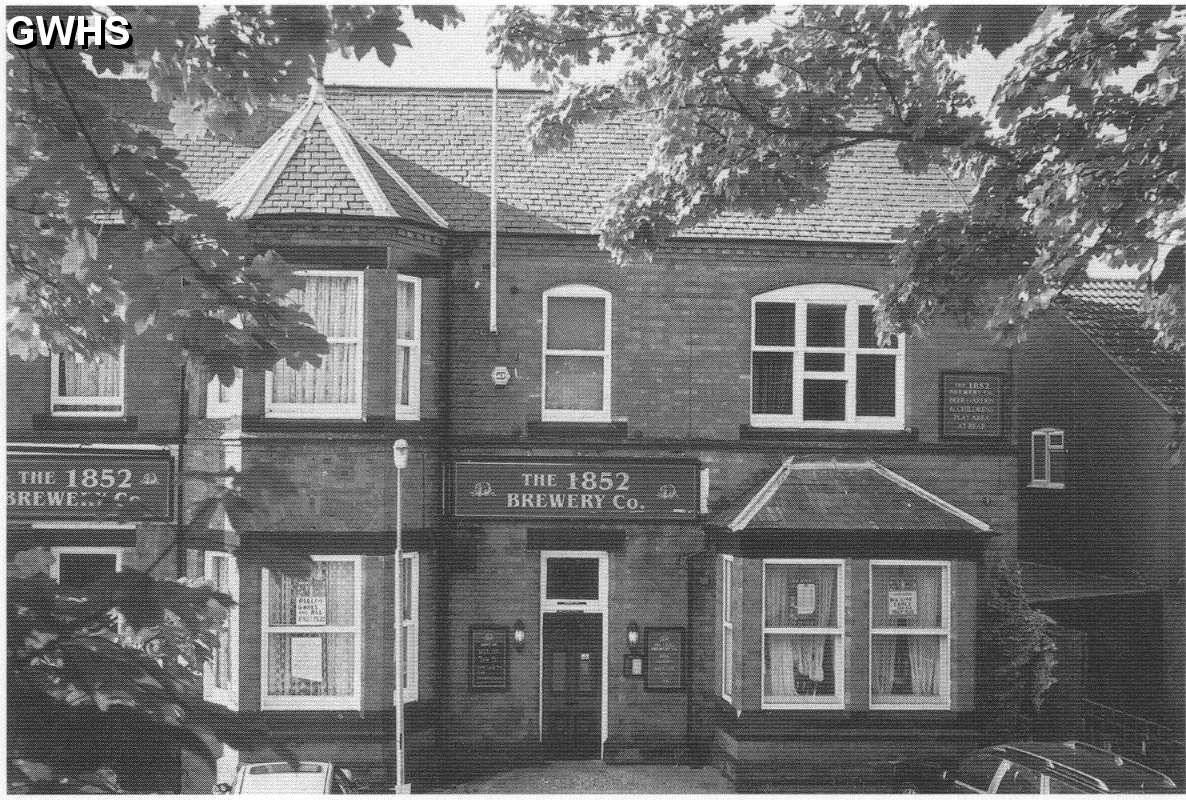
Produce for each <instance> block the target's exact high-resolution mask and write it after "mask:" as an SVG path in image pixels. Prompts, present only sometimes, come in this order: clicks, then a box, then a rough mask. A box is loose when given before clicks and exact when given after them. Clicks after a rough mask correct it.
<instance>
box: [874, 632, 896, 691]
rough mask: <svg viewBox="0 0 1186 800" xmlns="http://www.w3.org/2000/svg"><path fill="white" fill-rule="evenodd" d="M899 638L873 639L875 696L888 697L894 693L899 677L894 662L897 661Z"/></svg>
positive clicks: (883, 637)
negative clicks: (895, 682)
mask: <svg viewBox="0 0 1186 800" xmlns="http://www.w3.org/2000/svg"><path fill="white" fill-rule="evenodd" d="M897 645H898V637H896V636H874V637H873V676H872V679H873V694H874V696H877V695H887V694H893V693H894V681H895V680H896V679H897V675H896V674H895V670H894V662H895V661H896V660H897V650H898V647H897Z"/></svg>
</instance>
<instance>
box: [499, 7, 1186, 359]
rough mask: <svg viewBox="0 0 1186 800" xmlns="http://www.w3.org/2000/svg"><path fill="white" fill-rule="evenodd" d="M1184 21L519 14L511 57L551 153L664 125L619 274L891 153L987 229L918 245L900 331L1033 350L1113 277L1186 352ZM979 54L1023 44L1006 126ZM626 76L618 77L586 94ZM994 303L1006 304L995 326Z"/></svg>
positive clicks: (905, 243)
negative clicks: (983, 90) (869, 155)
mask: <svg viewBox="0 0 1186 800" xmlns="http://www.w3.org/2000/svg"><path fill="white" fill-rule="evenodd" d="M1039 12H1040V13H1039ZM1184 20H1186V10H1183V8H1181V7H1165V6H1158V7H1154V6H1137V7H1115V6H1077V7H1072V8H1069V9H1067V10H1066V11H1065V12H1064V11H1059V10H1057V9H1054V8H1049V9H1046V10H1043V9H1041V8H1038V7H1029V8H1027V7H1020V6H1018V7H1010V8H1009V10H1008V11H1003V10H1002V9H1001V8H999V7H978V8H974V7H967V6H962V7H958V8H956V7H942V6H938V7H907V6H885V7H878V6H835V7H830V6H803V7H789V6H782V7H778V6H776V7H770V6H697V7H692V8H684V7H671V6H648V7H625V6H592V7H588V6H586V7H556V8H554V9H550V10H537V9H532V8H525V7H514V8H510V9H506V10H504V11H502V12H501V14H500V16H499V17H498V18H497V19H496V20H495V21H494V24H493V26H492V29H491V45H490V46H491V49H492V50H493V51H495V52H497V53H498V54H499V56H500V57H501V58H502V59H503V60H504V61H505V62H507V63H509V64H510V65H512V66H514V67H525V66H530V67H532V68H534V70H535V71H536V75H537V78H538V79H540V80H546V81H548V82H549V88H550V93H549V95H548V96H547V97H546V98H545V99H544V100H543V101H542V102H540V103H539V104H538V105H537V106H536V107H535V109H534V110H533V112H532V113H531V115H530V118H529V120H528V128H529V135H530V140H531V143H532V145H533V146H534V147H535V148H536V149H537V150H546V149H550V148H556V147H563V146H565V145H566V144H568V143H569V142H571V141H572V139H573V137H574V135H575V133H576V130H577V129H578V128H579V127H580V126H582V125H593V124H598V123H600V122H602V121H604V120H608V119H615V118H622V117H639V116H641V117H643V118H644V119H645V120H646V122H647V123H648V124H649V125H650V130H651V144H652V145H653V150H652V154H651V157H650V160H649V161H648V162H647V164H646V166H645V167H644V168H643V170H642V171H641V172H640V173H638V174H637V175H634V176H632V177H631V178H630V179H629V180H628V181H627V182H626V183H625V184H624V185H623V186H621V187H620V188H619V189H618V190H617V192H616V193H615V194H614V196H613V197H612V198H611V200H610V201H609V203H608V205H607V207H606V208H605V210H604V213H603V215H602V217H601V219H600V222H599V229H600V234H601V244H602V246H603V247H604V248H605V249H607V250H608V251H609V252H610V253H611V254H612V255H613V256H614V257H615V258H616V259H618V260H623V259H627V258H629V257H632V256H634V255H639V254H641V255H646V254H648V253H649V252H650V251H653V250H654V248H655V247H657V246H658V245H659V244H660V243H661V242H662V241H663V240H665V239H666V238H667V237H669V236H671V235H672V234H674V233H676V232H678V231H680V230H683V229H685V228H688V227H690V226H692V225H695V224H696V223H697V222H700V221H702V220H704V219H706V218H709V217H711V216H712V215H713V214H715V213H717V212H719V211H721V210H723V209H726V208H739V209H743V210H746V211H750V212H754V213H757V214H771V213H775V212H783V211H789V212H794V211H796V210H799V209H802V208H804V207H806V206H809V205H812V204H815V203H819V202H820V201H821V200H822V199H823V198H824V197H825V196H826V192H827V175H828V169H829V167H830V165H831V164H832V162H833V160H834V159H835V158H836V157H837V155H838V154H840V153H842V152H844V151H846V150H850V149H852V148H856V147H861V146H863V145H865V144H866V143H868V142H883V143H889V144H891V145H892V146H893V147H894V149H895V152H896V154H897V158H898V161H899V163H900V164H901V166H902V167H903V168H904V169H906V170H913V171H921V170H927V169H941V170H945V171H947V172H948V173H949V174H950V175H951V176H952V177H953V179H958V180H964V181H967V183H968V186H969V190H970V191H969V198H968V207H967V209H966V210H964V211H961V212H959V213H950V214H943V215H937V214H929V215H924V216H922V217H921V218H920V220H919V222H918V224H917V225H916V226H915V227H914V228H913V229H912V230H910V231H906V232H903V237H902V241H901V243H900V244H899V245H898V246H897V247H896V248H895V250H894V253H893V262H894V265H895V268H896V272H895V276H894V278H893V280H892V281H890V282H889V283H888V284H887V285H886V286H885V287H883V289H884V291H883V293H882V301H881V311H882V313H881V314H880V315H879V320H880V327H881V329H882V332H883V333H887V332H889V331H890V330H896V331H901V330H911V329H914V330H922V329H923V328H924V327H925V325H926V323H927V322H928V321H929V320H930V319H931V318H932V317H933V316H934V315H936V314H939V313H948V312H959V313H962V314H971V315H977V316H983V317H986V318H987V322H988V324H989V326H990V327H992V328H994V329H996V330H997V331H998V332H999V333H1000V334H1001V335H1009V336H1011V337H1019V336H1021V335H1023V334H1022V329H1021V325H1022V323H1023V322H1024V321H1025V320H1026V319H1027V318H1028V317H1029V316H1030V315H1031V314H1032V313H1034V312H1036V311H1038V310H1040V309H1043V308H1045V307H1046V306H1048V305H1049V303H1050V301H1051V300H1052V299H1053V298H1054V297H1055V296H1057V295H1058V294H1059V293H1060V292H1061V291H1063V290H1065V289H1066V288H1067V287H1071V286H1074V285H1075V284H1076V283H1078V282H1080V281H1082V280H1083V278H1084V276H1085V270H1086V268H1087V266H1088V264H1090V263H1093V262H1094V263H1101V264H1106V265H1110V266H1113V267H1121V266H1126V267H1132V268H1135V269H1136V270H1138V271H1139V273H1140V276H1141V278H1140V280H1141V285H1142V287H1143V288H1145V289H1146V291H1147V295H1148V296H1147V302H1146V312H1147V316H1148V322H1149V324H1150V325H1153V326H1155V327H1156V328H1157V330H1158V332H1159V341H1160V343H1161V344H1162V345H1164V346H1167V347H1182V346H1184V345H1186V334H1184V330H1186V315H1184V313H1183V308H1182V303H1181V302H1180V301H1174V300H1172V299H1168V300H1167V299H1166V298H1172V296H1173V295H1172V291H1173V289H1172V288H1171V289H1170V290H1166V291H1155V290H1153V289H1152V287H1151V285H1150V280H1149V278H1150V274H1151V271H1152V269H1153V268H1154V266H1155V264H1157V263H1158V262H1159V258H1160V257H1162V256H1163V255H1164V251H1165V250H1167V249H1169V247H1170V246H1173V245H1175V244H1181V243H1182V242H1183V241H1186V214H1184V212H1183V205H1182V201H1183V194H1184V180H1186V179H1184V170H1183V158H1184V147H1186V144H1184V138H1183V136H1182V135H1181V133H1182V130H1183V129H1184V128H1186V116H1184V114H1186V104H1184V103H1183V96H1182V84H1183V81H1184V80H1186V77H1184V70H1186V44H1184V42H1186V39H1184V37H1183V22H1184ZM1031 29H1032V30H1031ZM978 43H979V44H981V45H984V46H987V47H988V48H990V50H991V51H992V52H993V53H994V54H999V53H1000V52H1001V51H1002V50H1004V49H1005V48H1006V47H1008V46H1009V45H1011V44H1014V43H1020V44H1021V53H1020V56H1019V57H1018V58H1017V59H1016V63H1015V64H1014V67H1013V69H1012V70H1011V71H1010V72H1009V73H1008V74H1007V76H1006V77H1005V78H1004V79H1003V80H1002V82H1001V84H1000V85H999V86H998V87H997V91H996V96H995V99H994V104H993V107H992V111H991V113H990V115H989V116H988V117H987V118H986V117H984V116H982V115H981V114H980V113H978V112H977V111H976V110H975V109H974V107H973V103H972V99H971V97H970V96H969V94H968V92H967V89H966V86H965V79H964V76H963V75H962V74H961V73H960V71H959V59H961V58H963V57H966V56H967V55H968V54H969V53H970V52H971V51H972V48H973V47H974V46H975V45H976V44H978ZM615 58H616V59H618V61H617V62H615V64H618V63H620V66H621V70H620V71H618V72H617V73H615V76H614V78H613V79H606V80H601V81H587V82H584V81H578V80H574V79H573V78H572V75H573V74H574V70H577V69H578V68H579V67H582V66H586V65H589V64H596V63H601V64H604V63H608V62H611V60H613V59H615ZM1002 288H1004V289H1005V290H1006V291H1005V292H1004V294H1000V292H1001V289H1002ZM1176 290H1177V292H1178V293H1179V295H1180V293H1181V290H1182V287H1181V286H1180V285H1178V286H1177V287H1176ZM986 292H995V293H996V294H1000V297H999V299H998V300H997V301H996V302H995V303H990V304H988V305H985V306H982V305H980V304H979V302H978V300H979V298H981V297H983V296H984V295H985V294H986Z"/></svg>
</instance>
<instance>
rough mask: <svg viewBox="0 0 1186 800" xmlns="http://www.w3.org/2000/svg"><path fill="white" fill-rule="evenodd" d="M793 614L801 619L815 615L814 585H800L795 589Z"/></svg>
mask: <svg viewBox="0 0 1186 800" xmlns="http://www.w3.org/2000/svg"><path fill="white" fill-rule="evenodd" d="M795 612H796V613H797V614H798V615H799V616H801V617H804V616H807V615H808V614H814V613H815V584H814V583H800V584H799V585H798V586H797V587H796V588H795Z"/></svg>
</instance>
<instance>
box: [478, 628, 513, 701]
mask: <svg viewBox="0 0 1186 800" xmlns="http://www.w3.org/2000/svg"><path fill="white" fill-rule="evenodd" d="M469 688H470V691H474V692H505V691H506V690H507V629H506V628H498V627H478V626H475V627H472V628H470V629H469Z"/></svg>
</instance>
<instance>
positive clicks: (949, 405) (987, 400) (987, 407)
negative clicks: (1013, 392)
mask: <svg viewBox="0 0 1186 800" xmlns="http://www.w3.org/2000/svg"><path fill="white" fill-rule="evenodd" d="M940 385H941V389H940V395H941V397H940V398H939V433H940V435H941V436H943V437H944V438H947V439H997V438H1000V437H1001V436H1003V435H1004V433H1005V432H1004V417H1005V414H1004V410H1005V393H1004V379H1003V376H1002V375H1001V373H999V372H944V373H943V374H942V376H941V377H940Z"/></svg>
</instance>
